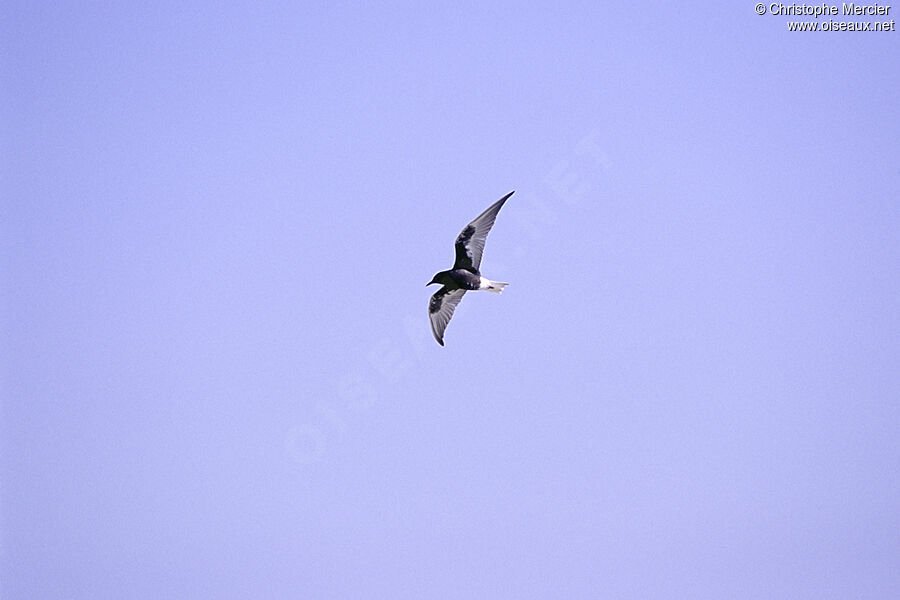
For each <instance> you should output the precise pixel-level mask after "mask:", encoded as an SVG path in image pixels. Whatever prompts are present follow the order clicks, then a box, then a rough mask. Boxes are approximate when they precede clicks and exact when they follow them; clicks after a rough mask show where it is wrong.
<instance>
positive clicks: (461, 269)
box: [425, 190, 515, 346]
mask: <svg viewBox="0 0 900 600" xmlns="http://www.w3.org/2000/svg"><path fill="white" fill-rule="evenodd" d="M514 193H515V190H513V191H512V192H510V193H508V194H507V195H505V196H503V197H502V198H500V199H499V200H497V201H496V202H494V203H493V204H491V205H490V206H489V207H488V209H487V210H485V211H484V212H483V213H481V214H480V215H478V216H477V217H475V220H473V221H472V222H471V223H469V224H468V225H466V226H465V228H464V229H463V230H462V231H461V232H460V234H459V236H458V237H457V238H456V243H455V248H456V262H454V263H453V268H452V269H450V270H449V271H441V272H440V273H438V274H437V275H435V276H434V277H433V278H432V279H431V281H429V282H428V283H426V284H425V287H428V286H429V285H431V284H432V283H437V284H439V285H441V286H443V287H441V289H439V290H438V291H437V292H435V294H434V296H432V297H431V300H430V301H429V302H428V317H429V318H430V319H431V333H433V334H434V339H436V340H437V343H438V344H440V345H441V346H443V345H444V330H445V329H446V328H447V323H449V322H450V318H451V317H453V311H454V310H456V305H457V304H459V301H460V300H462V297H463V296H464V295H465V293H466V292H468V291H474V290H487V291H488V292H494V293H495V294H499V293H501V292H503V288H505V287H506V286H508V285H509V284H508V283H503V282H502V281H491V280H490V279H485V278H484V277H482V276H481V272H480V271H479V270H478V268H479V267H480V266H481V253H482V252H484V241H485V240H486V239H487V235H488V233H490V231H491V227H493V226H494V220H495V219H496V218H497V213H499V212H500V209H501V208H503V203H504V202H506V201H507V200H509V197H510V196H512V195H513V194H514Z"/></svg>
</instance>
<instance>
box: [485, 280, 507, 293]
mask: <svg viewBox="0 0 900 600" xmlns="http://www.w3.org/2000/svg"><path fill="white" fill-rule="evenodd" d="M508 285H509V284H508V283H503V282H502V281H490V280H489V281H488V282H487V287H483V288H481V289H483V290H487V291H489V292H494V293H495V294H502V293H503V288H505V287H506V286H508Z"/></svg>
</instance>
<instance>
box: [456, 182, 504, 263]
mask: <svg viewBox="0 0 900 600" xmlns="http://www.w3.org/2000/svg"><path fill="white" fill-rule="evenodd" d="M514 193H515V192H514V191H513V192H510V193H508V194H507V195H505V196H503V197H502V198H500V199H499V200H497V201H496V202H494V203H493V204H491V206H490V207H489V208H488V209H487V210H486V211H484V212H483V213H481V214H480V215H478V216H477V217H475V220H474V221H472V222H471V223H469V224H468V225H466V227H465V229H463V230H462V232H460V234H459V237H457V238H456V262H455V263H453V268H454V269H467V270H472V269H475V270H476V271H477V270H478V269H479V268H480V267H481V253H482V252H484V241H485V240H486V239H487V235H488V233H490V231H491V227H493V226H494V219H496V218H497V213H498V212H500V209H501V208H503V203H504V202H506V201H507V200H508V199H509V197H510V196H512V195H513V194H514Z"/></svg>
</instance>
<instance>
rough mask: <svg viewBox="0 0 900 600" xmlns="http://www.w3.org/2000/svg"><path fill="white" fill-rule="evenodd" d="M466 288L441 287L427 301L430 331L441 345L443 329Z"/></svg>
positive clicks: (442, 343) (445, 327)
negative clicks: (449, 288)
mask: <svg viewBox="0 0 900 600" xmlns="http://www.w3.org/2000/svg"><path fill="white" fill-rule="evenodd" d="M465 293H466V290H461V289H455V290H448V289H447V286H444V287H442V288H441V289H439V290H438V291H437V292H435V294H434V296H432V297H431V300H430V301H429V302H428V318H429V319H431V333H433V334H434V339H436V340H437V343H438V344H440V345H441V346H443V345H444V330H445V329H447V323H449V322H450V319H451V318H452V317H453V311H454V310H456V305H457V304H459V301H460V300H462V297H463V296H464V295H465Z"/></svg>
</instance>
